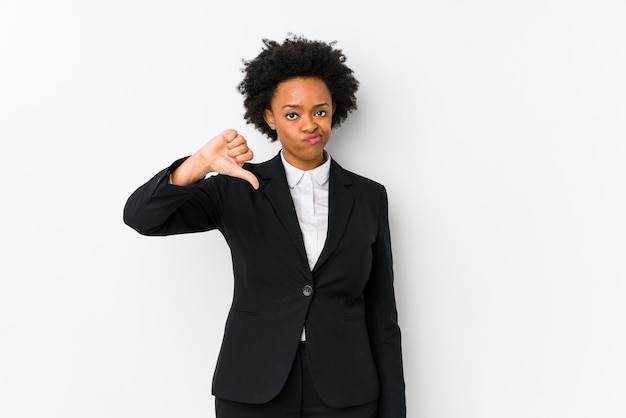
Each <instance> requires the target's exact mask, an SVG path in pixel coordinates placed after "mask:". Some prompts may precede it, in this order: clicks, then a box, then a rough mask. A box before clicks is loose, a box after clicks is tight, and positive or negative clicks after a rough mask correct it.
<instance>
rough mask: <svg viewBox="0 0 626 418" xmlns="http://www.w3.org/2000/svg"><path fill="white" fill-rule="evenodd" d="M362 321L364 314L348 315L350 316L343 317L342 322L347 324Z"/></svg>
mask: <svg viewBox="0 0 626 418" xmlns="http://www.w3.org/2000/svg"><path fill="white" fill-rule="evenodd" d="M364 319H365V314H359V315H350V316H347V317H345V318H344V320H343V322H345V323H346V324H349V323H351V322H356V321H362V320H364Z"/></svg>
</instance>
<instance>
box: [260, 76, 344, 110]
mask: <svg viewBox="0 0 626 418" xmlns="http://www.w3.org/2000/svg"><path fill="white" fill-rule="evenodd" d="M331 101H332V97H331V94H330V90H328V86H326V83H325V82H324V81H322V80H320V79H319V78H292V79H289V80H285V81H282V82H280V83H279V84H278V86H276V90H275V91H274V97H273V98H272V103H273V104H278V103H289V104H294V105H304V104H311V103H314V104H321V103H327V104H329V105H330V103H331Z"/></svg>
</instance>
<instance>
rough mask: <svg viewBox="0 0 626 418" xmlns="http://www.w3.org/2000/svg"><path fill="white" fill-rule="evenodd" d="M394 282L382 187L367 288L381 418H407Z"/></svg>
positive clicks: (367, 314)
mask: <svg viewBox="0 0 626 418" xmlns="http://www.w3.org/2000/svg"><path fill="white" fill-rule="evenodd" d="M393 281H394V277H393V262H392V254H391V236H390V230H389V219H388V201H387V192H386V191H385V189H384V188H383V193H382V196H381V198H380V208H379V228H378V236H377V239H376V241H375V243H374V245H373V262H372V270H371V273H370V278H369V281H368V284H367V286H366V288H365V304H366V305H365V306H366V320H367V326H368V333H369V338H370V345H371V348H372V353H373V355H374V359H375V362H376V366H377V369H378V375H379V381H380V394H379V399H378V403H379V406H378V408H379V409H378V418H403V417H406V396H405V384H404V373H403V365H402V349H401V336H400V327H399V325H398V314H397V310H396V301H395V294H394V284H393Z"/></svg>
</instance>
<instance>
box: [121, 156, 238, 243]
mask: <svg viewBox="0 0 626 418" xmlns="http://www.w3.org/2000/svg"><path fill="white" fill-rule="evenodd" d="M185 159H186V157H185V158H181V159H179V160H177V161H175V162H174V163H173V164H172V165H171V166H169V167H168V168H166V169H164V170H162V171H160V172H159V173H157V174H156V175H155V176H154V177H152V178H151V179H150V180H148V181H147V182H146V183H145V184H143V185H142V186H140V187H139V188H137V190H135V191H134V192H133V193H132V194H131V195H130V197H129V198H128V200H127V201H126V204H125V206H124V212H123V220H124V223H125V224H127V225H128V226H130V227H131V228H133V229H134V230H136V231H137V232H139V233H140V234H142V235H154V236H161V235H174V234H183V233H188V232H201V231H208V230H211V229H215V228H219V225H220V215H219V214H220V206H221V202H222V201H223V190H225V188H224V187H221V185H223V183H224V182H226V181H228V180H227V179H225V178H224V177H225V176H213V177H209V178H207V179H204V180H201V181H199V182H197V183H195V184H192V185H189V186H177V185H174V184H171V183H170V176H171V174H172V172H173V171H174V170H175V169H176V168H177V167H178V166H179V165H180V164H182V163H183V161H185Z"/></svg>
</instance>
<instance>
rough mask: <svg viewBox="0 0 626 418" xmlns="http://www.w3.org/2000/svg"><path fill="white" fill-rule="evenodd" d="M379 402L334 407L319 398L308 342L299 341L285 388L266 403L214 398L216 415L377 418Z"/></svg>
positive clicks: (221, 417)
mask: <svg viewBox="0 0 626 418" xmlns="http://www.w3.org/2000/svg"><path fill="white" fill-rule="evenodd" d="M377 409H378V403H377V402H371V403H367V404H364V405H358V406H351V407H348V408H331V407H329V406H326V405H325V404H324V403H323V402H322V401H321V399H320V398H319V396H318V394H317V392H316V391H315V388H314V387H313V381H312V380H311V375H310V373H309V368H308V363H307V358H306V343H301V344H300V350H299V351H298V354H297V355H296V359H295V361H294V364H293V367H292V368H291V372H290V373H289V377H288V378H287V383H286V384H285V387H284V388H283V390H282V391H281V392H280V393H279V394H278V396H276V397H275V398H274V399H272V400H271V401H269V402H267V403H264V404H246V403H239V402H233V401H228V400H225V399H220V398H215V414H216V417H217V418H376V413H377Z"/></svg>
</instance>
